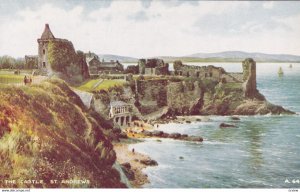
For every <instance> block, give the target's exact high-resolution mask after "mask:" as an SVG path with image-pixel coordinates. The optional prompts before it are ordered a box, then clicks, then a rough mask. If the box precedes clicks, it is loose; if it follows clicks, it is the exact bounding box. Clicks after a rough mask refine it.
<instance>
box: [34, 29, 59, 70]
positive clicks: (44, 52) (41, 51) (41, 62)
mask: <svg viewBox="0 0 300 192" xmlns="http://www.w3.org/2000/svg"><path fill="white" fill-rule="evenodd" d="M50 40H55V37H54V35H53V34H52V32H51V30H50V28H49V24H45V29H44V32H43V34H42V36H41V38H39V39H38V40H37V42H38V46H39V47H38V67H39V69H40V72H41V73H42V74H43V75H48V74H49V73H50V72H51V71H52V70H51V66H50V65H49V61H48V43H49V42H50Z"/></svg>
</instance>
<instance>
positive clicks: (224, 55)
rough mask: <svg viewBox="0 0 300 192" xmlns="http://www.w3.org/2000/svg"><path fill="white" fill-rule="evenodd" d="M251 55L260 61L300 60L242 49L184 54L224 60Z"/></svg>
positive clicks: (233, 59) (295, 57)
mask: <svg viewBox="0 0 300 192" xmlns="http://www.w3.org/2000/svg"><path fill="white" fill-rule="evenodd" d="M248 57H251V58H253V59H254V60H256V61H260V62H300V56H297V55H287V54H266V53H248V52H242V51H225V52H218V53H195V54H191V55H186V56H183V58H186V59H189V58H190V59H207V60H209V59H210V60H217V61H219V60H224V61H242V60H244V59H245V58H248Z"/></svg>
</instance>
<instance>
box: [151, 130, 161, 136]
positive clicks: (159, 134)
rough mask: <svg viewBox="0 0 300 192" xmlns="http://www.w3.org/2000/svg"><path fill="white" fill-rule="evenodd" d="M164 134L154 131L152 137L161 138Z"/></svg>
mask: <svg viewBox="0 0 300 192" xmlns="http://www.w3.org/2000/svg"><path fill="white" fill-rule="evenodd" d="M163 134H164V132H162V131H153V132H152V135H153V136H155V137H160V136H162V135H163Z"/></svg>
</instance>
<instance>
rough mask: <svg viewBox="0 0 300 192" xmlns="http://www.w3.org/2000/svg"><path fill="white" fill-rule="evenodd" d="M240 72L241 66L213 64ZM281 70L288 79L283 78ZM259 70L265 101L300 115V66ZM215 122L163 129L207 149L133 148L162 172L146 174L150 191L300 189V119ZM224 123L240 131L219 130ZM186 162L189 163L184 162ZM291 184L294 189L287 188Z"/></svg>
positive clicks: (174, 145)
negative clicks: (188, 136)
mask: <svg viewBox="0 0 300 192" xmlns="http://www.w3.org/2000/svg"><path fill="white" fill-rule="evenodd" d="M214 65H219V66H222V67H224V68H225V70H227V71H234V72H237V71H241V64H236V63H233V64H229V65H228V63H227V64H224V63H221V64H214ZM279 66H281V67H282V68H283V71H284V76H283V77H278V75H277V71H278V68H279ZM288 66H289V64H278V63H277V64H274V63H272V64H270V63H264V64H260V63H259V64H257V83H258V89H259V90H260V92H261V93H262V94H264V95H265V96H266V98H267V99H268V100H269V101H270V102H272V103H274V104H278V105H282V106H284V107H286V108H288V109H290V110H293V111H295V112H300V64H293V68H292V69H290V68H289V67H288ZM240 118H241V121H237V122H234V121H232V120H231V119H230V117H226V116H211V117H210V119H211V121H209V122H197V123H192V124H167V125H161V126H160V129H161V130H163V131H165V132H169V133H172V132H180V133H187V134H191V135H200V136H203V137H204V139H205V140H204V142H203V143H192V142H184V141H174V140H170V139H163V140H162V142H157V141H156V140H155V139H148V140H146V141H145V142H142V143H138V144H133V145H131V146H130V147H134V148H135V150H136V151H139V152H142V153H145V154H148V155H150V156H151V157H152V158H153V159H155V160H157V162H158V164H159V165H158V166H156V167H148V168H146V169H144V172H145V173H146V174H147V175H148V176H149V180H150V182H151V183H150V184H146V185H144V187H145V188H212V187H213V188H261V187H266V188H277V187H279V188H281V187H289V188H291V187H300V184H299V183H292V181H293V180H294V181H297V179H298V180H300V161H299V160H300V148H299V147H300V126H299V125H300V116H299V115H290V116H286V115H285V116H270V115H267V116H242V117H240ZM221 122H228V123H231V124H235V125H237V127H238V128H232V129H220V128H219V124H220V123H221ZM180 156H182V157H184V159H180V158H179V157H180ZM286 180H288V181H289V182H290V183H286V182H285V181H286Z"/></svg>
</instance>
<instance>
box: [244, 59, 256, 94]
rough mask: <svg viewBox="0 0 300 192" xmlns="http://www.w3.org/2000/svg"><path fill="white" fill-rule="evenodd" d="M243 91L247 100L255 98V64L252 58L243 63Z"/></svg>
mask: <svg viewBox="0 0 300 192" xmlns="http://www.w3.org/2000/svg"><path fill="white" fill-rule="evenodd" d="M243 80H244V83H243V90H244V96H245V97H247V98H251V99H253V98H255V97H256V95H257V93H258V91H257V89H256V62H255V61H254V60H253V59H252V58H248V59H245V60H244V61H243Z"/></svg>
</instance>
